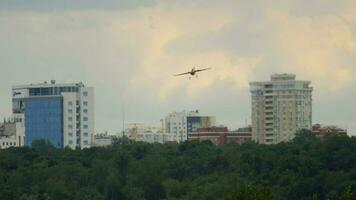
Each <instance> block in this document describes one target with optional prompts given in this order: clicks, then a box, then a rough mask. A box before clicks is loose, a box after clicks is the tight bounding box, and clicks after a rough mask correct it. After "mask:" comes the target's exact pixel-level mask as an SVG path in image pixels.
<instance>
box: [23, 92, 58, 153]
mask: <svg viewBox="0 0 356 200" xmlns="http://www.w3.org/2000/svg"><path fill="white" fill-rule="evenodd" d="M24 102H25V106H26V111H25V119H26V120H25V135H26V137H25V144H26V145H31V144H32V142H33V141H35V140H38V139H44V140H48V141H49V142H51V143H52V145H53V146H55V147H58V148H61V147H63V125H62V124H63V118H62V116H63V114H62V107H63V105H62V99H61V97H51V98H34V99H31V98H29V99H26V100H25V101H24Z"/></svg>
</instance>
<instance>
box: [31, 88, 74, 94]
mask: <svg viewBox="0 0 356 200" xmlns="http://www.w3.org/2000/svg"><path fill="white" fill-rule="evenodd" d="M78 91H79V89H78V87H39V88H30V89H29V94H30V96H53V95H60V94H61V93H62V92H78Z"/></svg>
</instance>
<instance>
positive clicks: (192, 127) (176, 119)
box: [165, 110, 215, 141]
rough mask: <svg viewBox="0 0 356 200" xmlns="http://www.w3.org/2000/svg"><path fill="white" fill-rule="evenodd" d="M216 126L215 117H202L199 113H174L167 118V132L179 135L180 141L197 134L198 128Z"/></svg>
mask: <svg viewBox="0 0 356 200" xmlns="http://www.w3.org/2000/svg"><path fill="white" fill-rule="evenodd" d="M214 125H215V117H212V116H200V114H199V111H198V110H196V111H191V112H186V111H182V112H173V113H170V114H169V115H168V116H167V117H166V118H165V130H166V131H165V132H166V133H171V134H173V135H178V137H179V141H185V140H187V139H188V134H189V133H191V132H195V131H196V130H197V129H198V128H204V127H211V126H214Z"/></svg>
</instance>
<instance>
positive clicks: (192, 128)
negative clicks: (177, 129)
mask: <svg viewBox="0 0 356 200" xmlns="http://www.w3.org/2000/svg"><path fill="white" fill-rule="evenodd" d="M200 118H201V117H191V116H190V117H187V122H188V126H187V130H188V133H192V132H196V131H197V129H198V128H200V127H201V120H200Z"/></svg>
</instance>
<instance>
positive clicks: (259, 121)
mask: <svg viewBox="0 0 356 200" xmlns="http://www.w3.org/2000/svg"><path fill="white" fill-rule="evenodd" d="M310 84H311V82H310V81H298V80H296V76H295V75H294V74H274V75H272V76H271V80H270V81H264V82H251V83H250V91H251V100H252V101H251V105H252V113H251V114H252V115H251V117H252V135H253V140H255V141H256V142H258V143H261V144H276V143H279V142H283V141H289V140H292V139H293V138H294V137H295V133H296V132H297V131H298V130H300V129H311V126H312V90H313V88H312V87H311V86H310Z"/></svg>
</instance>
